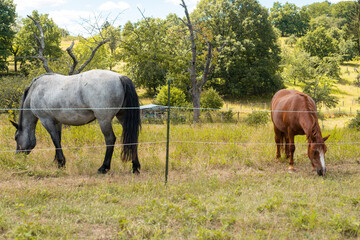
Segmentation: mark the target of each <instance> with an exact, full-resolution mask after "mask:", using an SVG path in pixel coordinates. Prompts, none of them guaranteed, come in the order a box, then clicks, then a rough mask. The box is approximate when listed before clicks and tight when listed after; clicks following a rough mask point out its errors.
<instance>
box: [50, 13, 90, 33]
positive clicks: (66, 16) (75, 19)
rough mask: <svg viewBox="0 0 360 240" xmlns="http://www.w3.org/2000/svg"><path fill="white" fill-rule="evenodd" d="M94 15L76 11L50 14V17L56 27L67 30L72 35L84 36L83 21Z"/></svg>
mask: <svg viewBox="0 0 360 240" xmlns="http://www.w3.org/2000/svg"><path fill="white" fill-rule="evenodd" d="M93 15H94V13H93V12H88V11H76V10H59V11H51V12H49V16H50V17H51V18H52V19H53V20H54V22H55V23H56V25H58V26H60V27H62V28H65V29H66V30H68V31H69V32H70V34H73V35H78V34H83V31H84V29H83V27H82V26H81V23H82V22H83V21H82V19H89V18H91V17H92V16H93Z"/></svg>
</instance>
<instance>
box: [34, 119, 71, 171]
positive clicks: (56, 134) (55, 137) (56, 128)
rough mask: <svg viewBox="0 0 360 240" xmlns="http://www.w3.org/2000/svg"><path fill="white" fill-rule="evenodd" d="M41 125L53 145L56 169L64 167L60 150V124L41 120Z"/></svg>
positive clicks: (62, 154) (63, 158)
mask: <svg viewBox="0 0 360 240" xmlns="http://www.w3.org/2000/svg"><path fill="white" fill-rule="evenodd" d="M40 121H41V124H42V125H43V126H44V127H45V129H46V130H47V131H48V132H49V134H50V136H51V139H52V141H53V143H54V145H55V160H56V161H57V163H58V167H59V168H61V167H64V166H65V162H66V161H65V156H64V153H63V151H62V148H61V123H55V122H54V121H52V120H49V119H41V120H40Z"/></svg>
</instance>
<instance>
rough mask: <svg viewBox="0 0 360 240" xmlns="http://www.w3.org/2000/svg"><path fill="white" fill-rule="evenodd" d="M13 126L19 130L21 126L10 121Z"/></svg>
mask: <svg viewBox="0 0 360 240" xmlns="http://www.w3.org/2000/svg"><path fill="white" fill-rule="evenodd" d="M10 122H11V124H12V125H13V126H14V127H15V128H16V129H19V124H17V123H16V122H14V121H12V120H10Z"/></svg>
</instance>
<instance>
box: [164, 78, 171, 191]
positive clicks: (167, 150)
mask: <svg viewBox="0 0 360 240" xmlns="http://www.w3.org/2000/svg"><path fill="white" fill-rule="evenodd" d="M170 81H171V80H170V79H169V80H168V118H167V130H166V163H165V185H166V184H167V180H168V173H169V143H170Z"/></svg>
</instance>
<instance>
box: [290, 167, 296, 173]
mask: <svg viewBox="0 0 360 240" xmlns="http://www.w3.org/2000/svg"><path fill="white" fill-rule="evenodd" d="M288 172H289V173H295V172H296V170H295V168H289V170H288Z"/></svg>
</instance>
